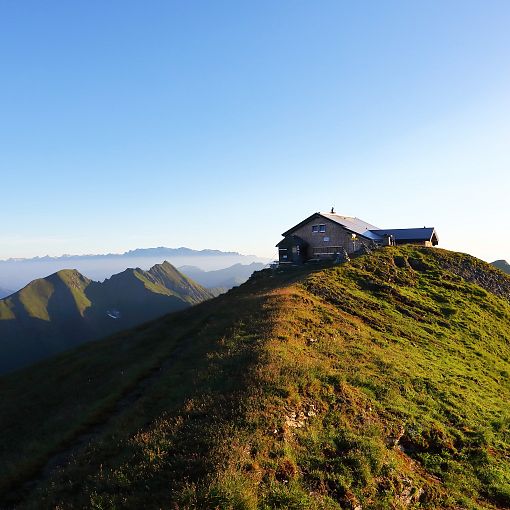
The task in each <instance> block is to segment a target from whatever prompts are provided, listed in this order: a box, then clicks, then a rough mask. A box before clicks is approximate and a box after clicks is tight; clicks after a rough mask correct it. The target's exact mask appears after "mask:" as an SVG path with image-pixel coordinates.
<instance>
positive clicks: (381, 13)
mask: <svg viewBox="0 0 510 510" xmlns="http://www.w3.org/2000/svg"><path fill="white" fill-rule="evenodd" d="M509 26H510V2H508V1H507V0H502V1H497V0H479V1H470V0H456V1H449V0H438V1H426V2H418V1H408V0H406V1H391V0H382V1H381V0H374V1H363V2H357V1H339V0H334V1H320V0H319V1H313V2H310V1H306V2H305V1H299V0H296V1H283V0H282V1H280V0H279V1H274V0H270V1H261V0H257V1H252V2H245V1H239V0H233V1H230V2H225V1H219V0H215V1H207V2H206V1H198V0H197V1H179V2H172V1H168V0H165V1H151V0H147V1H128V0H119V1H115V0H108V1H104V0H97V1H93V0H86V1H85V0H81V1H79V0H76V1H72V2H71V1H67V0H60V1H52V0H45V1H44V2H41V1H39V0H34V1H28V0H4V1H2V2H0V73H1V74H0V183H1V188H0V208H1V209H0V210H1V212H2V215H1V217H2V221H1V227H0V258H7V257H24V256H25V257H26V256H34V255H45V254H51V255H59V254H63V253H104V252H117V251H124V250H127V249H131V248H136V247H149V246H161V245H164V246H169V247H177V246H188V247H191V248H217V249H223V250H235V251H240V252H243V253H253V254H257V255H264V256H266V255H267V256H272V255H273V254H274V253H275V249H274V245H275V244H276V243H277V242H278V241H279V240H280V234H281V232H283V231H284V230H286V229H287V228H289V227H291V226H292V225H294V224H295V223H297V222H299V221H300V220H301V219H303V218H305V217H306V216H308V215H309V214H311V213H312V212H315V211H319V210H329V209H330V207H331V206H332V205H334V206H335V208H336V210H337V211H338V212H340V213H342V214H345V215H352V216H358V217H360V218H362V219H364V220H366V221H368V222H370V223H373V224H375V225H377V226H380V227H381V228H398V227H414V226H419V227H420V226H424V225H426V226H435V227H436V228H437V231H438V233H439V239H440V246H442V247H445V248H450V249H456V250H461V251H466V252H469V253H472V254H474V255H477V256H479V257H481V258H484V259H488V260H493V259H496V258H507V259H510V240H509V239H510V237H509V236H508V228H509V227H508V226H509V223H510V221H509V220H510V212H509V206H508V198H509V193H510V30H509V28H508V27H509Z"/></svg>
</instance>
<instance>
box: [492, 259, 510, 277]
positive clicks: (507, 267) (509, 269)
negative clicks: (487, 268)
mask: <svg viewBox="0 0 510 510" xmlns="http://www.w3.org/2000/svg"><path fill="white" fill-rule="evenodd" d="M492 265H493V266H495V267H497V268H498V269H501V271H504V272H505V273H508V274H510V264H509V263H508V262H507V261H506V260H495V261H494V262H492Z"/></svg>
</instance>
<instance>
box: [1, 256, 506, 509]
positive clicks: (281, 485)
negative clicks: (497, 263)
mask: <svg viewBox="0 0 510 510" xmlns="http://www.w3.org/2000/svg"><path fill="white" fill-rule="evenodd" d="M461 275H462V276H461ZM509 286H510V279H508V278H505V277H504V276H502V275H500V273H498V272H497V271H496V270H492V269H491V268H490V266H489V265H487V264H484V263H482V262H480V261H477V260H475V259H472V258H470V257H467V256H462V255H459V254H453V253H449V252H445V251H442V250H431V249H419V248H413V247H406V248H398V249H397V248H391V249H384V250H381V251H378V252H376V253H373V254H371V255H368V256H364V257H361V258H359V259H356V260H354V261H352V262H350V263H348V264H345V265H343V266H339V267H332V268H329V269H323V270H317V269H305V270H303V271H301V272H300V271H296V272H295V273H292V272H286V273H281V274H278V273H272V272H271V271H264V272H261V273H259V274H258V275H257V276H256V277H255V278H252V279H251V280H250V281H249V282H248V283H247V284H245V285H243V286H241V287H240V288H238V289H235V290H234V291H231V292H229V293H228V294H227V295H225V296H221V297H219V298H217V299H215V300H213V301H210V302H207V303H204V304H202V305H199V306H198V307H196V308H194V309H193V310H189V311H185V312H181V313H180V314H177V315H171V316H168V317H167V318H165V319H164V320H161V321H156V322H154V323H152V324H150V325H148V326H146V327H145V328H144V329H143V330H138V331H132V332H130V333H129V334H123V335H120V336H118V337H116V338H112V339H111V340H109V341H108V342H106V343H100V344H96V345H89V346H87V347H86V350H87V351H86V356H84V354H85V351H84V350H83V349H82V350H81V351H78V352H73V353H70V354H68V355H67V356H66V357H61V358H59V359H58V360H55V361H52V362H47V363H46V364H43V365H40V366H39V367H37V370H36V371H26V372H23V373H19V374H14V375H13V376H11V377H8V378H4V379H3V380H2V381H0V396H1V397H2V401H3V402H7V403H10V406H11V407H10V408H9V414H6V415H5V417H4V423H2V430H8V431H9V433H8V434H7V435H6V436H5V437H4V438H3V439H2V441H3V442H2V450H1V451H2V459H3V462H4V464H3V465H2V472H3V473H8V474H9V477H8V483H5V484H4V487H3V490H4V494H6V495H7V494H10V496H9V497H11V498H14V499H12V501H14V500H15V499H16V498H17V497H21V499H22V500H23V503H22V504H21V505H20V508H55V507H59V508H140V507H144V508H162V507H170V508H172V506H171V505H173V507H174V508H180V509H182V508H204V509H205V508H207V509H209V508H225V509H228V508H232V509H234V508H235V509H256V508H260V509H270V508H293V509H308V508H317V509H339V508H352V509H354V508H360V507H362V508H377V509H385V508H388V509H389V508H416V507H418V506H419V507H420V508H452V509H454V508H469V509H481V508H506V507H508V506H510V431H509V425H510V414H509V410H508V401H509V400H510V380H509V377H510V375H509V374H510V347H509V339H510V302H509V301H508V297H506V296H508V294H506V292H507V289H508V288H510V287H509ZM108 353H110V354H108ZM115 353H118V354H115ZM114 354H115V355H114ZM84 360H86V361H84ZM80 364H82V365H81V368H80V370H77V366H79V365H80ZM154 366H158V367H161V370H160V371H159V372H158V376H157V377H155V378H152V379H150V384H148V383H147V384H145V385H144V384H142V385H141V391H140V392H139V393H138V394H137V397H136V398H133V399H129V400H128V401H126V402H128V403H126V405H120V406H119V405H118V402H119V401H122V398H121V397H120V395H122V394H124V395H126V394H129V391H130V390H129V388H134V387H136V386H137V384H138V385H139V386H140V384H141V381H143V380H144V375H143V374H144V373H145V374H147V373H150V372H151V367H154ZM66 367H68V369H67V370H66ZM49 373H51V374H52V378H53V379H51V380H49V381H48V382H47V385H46V386H45V387H40V386H39V384H38V383H39V382H40V381H42V380H44V379H45V378H47V377H48V374H49ZM91 375H92V376H93V381H94V383H93V384H92V385H90V384H89V385H87V384H86V383H87V381H89V380H90V378H91ZM59 377H60V378H62V379H63V380H67V381H68V382H69V387H83V388H86V391H83V392H82V391H80V392H78V391H76V393H75V394H73V395H72V397H71V396H70V395H69V394H67V395H62V394H59V396H58V398H56V397H55V393H54V392H55V391H56V380H55V378H57V379H58V378H59ZM29 380H30V383H29V382H28V381H29ZM145 380H146V381H147V379H145ZM58 391H71V390H64V389H60V390H58ZM23 392H24V395H25V396H26V397H27V398H26V401H27V406H26V407H25V408H24V410H23V412H24V413H25V414H24V415H20V414H19V413H21V412H22V411H21V410H20V409H18V408H17V407H16V406H15V404H14V403H13V402H14V398H15V396H17V395H20V394H21V393H23ZM62 397H65V398H62ZM52 398H55V399H56V400H58V401H59V402H60V403H57V401H53V402H52V401H51V399H52ZM33 402H35V403H33ZM115 402H117V404H116V403H115ZM50 406H53V409H55V410H56V411H57V412H54V413H52V416H51V417H50V418H48V416H47V411H46V409H47V408H48V407H50ZM11 413H12V414H11ZM16 413H18V414H16ZM66 413H68V414H72V415H73V416H75V420H76V423H74V428H70V427H68V426H67V425H65V424H67V418H66ZM24 416H27V417H28V416H31V418H32V419H31V420H30V422H29V423H28V420H27V423H24V426H23V427H22V429H21V430H19V429H18V428H17V427H16V424H18V423H20V422H24V418H23V417H24ZM90 423H96V424H99V426H96V429H95V432H94V434H93V435H92V436H91V438H90V442H89V443H88V445H87V446H86V447H85V446H84V447H82V448H75V449H74V450H73V449H72V448H71V450H70V451H71V453H72V455H71V456H70V457H69V459H67V461H66V463H65V465H63V466H62V467H61V468H60V469H58V470H56V471H54V472H50V473H48V475H47V476H46V477H43V478H42V479H41V480H40V483H39V484H38V485H37V486H36V488H35V489H34V490H33V491H31V492H30V493H29V494H28V495H27V494H23V491H21V492H20V491H16V490H15V488H16V486H18V487H19V486H20V485H19V483H20V482H21V481H22V480H23V479H26V478H27V476H29V472H30V473H34V472H36V467H37V466H36V464H37V463H35V464H34V465H33V466H26V465H23V462H22V459H26V458H28V459H31V458H34V457H35V456H36V455H35V453H37V458H38V463H39V465H40V464H42V463H43V461H44V459H45V458H48V457H49V456H50V452H51V451H55V450H58V448H59V447H63V445H66V444H67V445H72V444H73V440H72V437H73V435H74V436H75V437H76V434H77V430H78V429H80V427H81V429H85V430H86V429H87V424H90ZM41 429H42V430H43V431H44V434H43V435H42V438H37V439H36V440H34V441H33V442H32V444H30V445H29V449H28V450H27V448H28V446H27V443H26V440H25V439H24V438H27V437H29V436H30V435H31V434H33V431H34V430H41ZM59 445H60V446H59ZM32 454H33V455H32ZM67 462H68V463H67ZM16 484H18V485H16ZM5 498H7V496H5Z"/></svg>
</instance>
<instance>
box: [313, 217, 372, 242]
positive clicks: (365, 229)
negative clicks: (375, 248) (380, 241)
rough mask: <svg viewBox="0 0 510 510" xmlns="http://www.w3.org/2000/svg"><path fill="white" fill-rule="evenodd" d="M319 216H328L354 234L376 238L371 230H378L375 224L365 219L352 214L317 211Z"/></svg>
mask: <svg viewBox="0 0 510 510" xmlns="http://www.w3.org/2000/svg"><path fill="white" fill-rule="evenodd" d="M319 214H320V215H321V216H324V217H325V218H328V219H329V220H331V221H334V222H335V223H339V224H340V225H342V226H343V227H345V228H346V229H347V230H350V231H351V232H354V233H355V234H359V235H362V236H364V237H368V238H369V239H375V238H378V237H377V235H374V233H373V232H372V231H373V230H379V229H378V228H377V227H376V226H374V225H371V224H370V223H367V222H366V221H363V220H360V219H359V218H353V217H352V216H341V215H340V214H335V213H319Z"/></svg>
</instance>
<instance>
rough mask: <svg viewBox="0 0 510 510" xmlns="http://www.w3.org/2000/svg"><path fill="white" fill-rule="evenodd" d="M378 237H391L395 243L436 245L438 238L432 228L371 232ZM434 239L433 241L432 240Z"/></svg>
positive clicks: (377, 230) (391, 229) (392, 229)
mask: <svg viewBox="0 0 510 510" xmlns="http://www.w3.org/2000/svg"><path fill="white" fill-rule="evenodd" d="M373 232H374V234H376V235H378V236H381V237H382V236H385V235H389V236H393V237H394V238H395V240H396V241H431V242H434V243H435V244H437V243H438V237H437V233H436V231H435V229H434V228H433V227H423V228H390V229H376V230H374V231H373ZM433 238H435V239H433Z"/></svg>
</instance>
